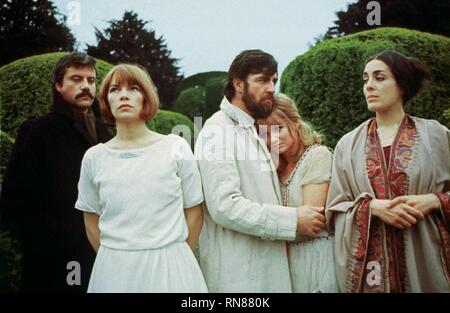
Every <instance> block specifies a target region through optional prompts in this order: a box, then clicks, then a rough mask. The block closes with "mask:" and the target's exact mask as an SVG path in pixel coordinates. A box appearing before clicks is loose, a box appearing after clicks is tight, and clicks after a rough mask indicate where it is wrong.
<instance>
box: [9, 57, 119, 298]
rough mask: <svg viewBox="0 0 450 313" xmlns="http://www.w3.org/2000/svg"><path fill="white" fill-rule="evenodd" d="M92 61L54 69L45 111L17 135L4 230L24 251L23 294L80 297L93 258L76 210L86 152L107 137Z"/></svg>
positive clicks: (67, 61) (66, 62)
mask: <svg viewBox="0 0 450 313" xmlns="http://www.w3.org/2000/svg"><path fill="white" fill-rule="evenodd" d="M95 90H96V69H95V59H94V58H92V57H90V56H88V55H86V54H84V53H78V52H74V53H71V54H67V55H65V56H64V57H62V58H61V59H59V60H58V62H57V63H56V65H55V66H54V70H53V107H52V110H51V112H50V113H48V114H46V115H44V116H42V117H39V118H36V119H31V120H28V121H26V122H25V123H23V124H22V126H21V127H20V129H19V131H18V136H17V139H16V142H15V144H14V148H13V152H12V155H11V157H10V161H9V164H8V167H7V171H6V174H5V180H4V182H3V186H2V192H1V204H2V212H1V213H2V228H6V229H8V230H10V231H11V232H12V233H13V236H14V237H15V238H17V239H18V240H19V242H20V244H21V247H22V248H23V260H22V273H21V274H22V281H21V286H20V290H21V291H31V292H84V291H85V290H86V288H87V285H88V282H89V275H90V273H91V269H92V265H93V261H94V259H95V254H94V251H93V249H92V248H91V246H90V245H89V243H88V240H87V238H86V234H85V228H84V223H83V215H82V214H79V213H78V212H77V210H75V209H74V205H75V202H76V199H77V195H78V190H77V183H78V179H79V175H80V166H81V160H82V158H83V155H84V153H85V152H86V150H87V149H88V148H89V147H91V146H93V145H96V144H97V143H99V142H106V141H107V140H109V138H111V135H110V134H109V132H108V129H107V127H106V125H105V124H103V123H102V122H101V120H100V118H99V116H100V115H99V109H98V105H97V101H96V100H95Z"/></svg>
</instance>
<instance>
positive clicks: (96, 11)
mask: <svg viewBox="0 0 450 313" xmlns="http://www.w3.org/2000/svg"><path fill="white" fill-rule="evenodd" d="M52 1H53V3H54V4H55V5H56V7H57V9H58V11H59V12H60V13H62V14H64V15H66V16H67V17H68V23H67V24H69V25H68V27H69V28H70V29H71V31H72V33H73V34H74V35H75V37H76V39H77V42H78V43H79V50H82V51H84V50H85V48H86V44H90V45H95V44H96V37H95V30H94V27H97V28H98V29H100V30H103V29H105V28H106V27H108V26H109V23H108V21H110V20H113V19H119V20H120V19H121V18H122V16H123V13H124V12H125V11H127V10H128V11H129V10H132V11H134V12H136V13H137V14H138V17H139V18H140V19H143V20H146V21H150V23H149V24H147V27H148V28H152V29H153V30H155V32H156V35H157V36H163V38H164V39H165V42H166V44H167V46H168V48H169V49H170V50H171V51H172V54H171V56H172V57H174V58H177V59H179V62H178V64H177V65H178V66H179V67H180V72H181V73H183V74H184V76H185V77H187V76H191V75H193V74H196V73H201V72H206V71H227V70H228V68H229V66H230V64H231V62H232V61H233V59H234V57H235V56H236V55H237V54H238V53H239V52H241V51H242V50H246V49H262V50H264V51H266V52H269V53H270V54H272V55H273V56H274V57H275V59H276V60H277V61H278V64H279V66H278V72H279V74H280V76H281V73H282V72H283V70H284V68H285V67H286V66H287V65H288V64H289V63H290V62H291V61H292V60H294V59H295V58H296V57H297V56H299V55H301V54H303V53H305V52H306V51H308V49H309V45H310V44H312V43H314V38H315V37H316V36H318V35H320V34H323V33H325V32H326V31H327V29H328V27H331V26H333V25H334V23H333V22H334V21H335V20H336V19H337V17H336V12H337V11H340V10H344V9H346V8H347V6H348V4H349V3H354V2H356V1H355V0H353V1H352V0H314V1H311V0H128V1H122V0H96V1H91V0H78V1H73V0H52Z"/></svg>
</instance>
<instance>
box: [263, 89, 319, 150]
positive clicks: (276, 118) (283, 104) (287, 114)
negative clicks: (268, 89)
mask: <svg viewBox="0 0 450 313" xmlns="http://www.w3.org/2000/svg"><path fill="white" fill-rule="evenodd" d="M274 101H275V104H274V109H273V111H272V113H271V114H270V115H269V116H268V117H267V118H265V119H261V120H258V124H259V125H277V124H280V123H281V122H285V123H286V125H287V127H288V130H289V132H290V133H291V135H292V136H294V138H296V139H297V140H299V141H300V143H301V145H299V151H298V152H297V153H300V151H301V150H302V149H301V148H302V146H303V147H304V148H305V149H306V148H307V147H309V146H311V145H313V144H320V143H322V135H320V134H319V133H318V132H316V131H314V130H313V129H312V128H311V127H310V126H309V125H308V124H307V123H306V122H304V121H303V120H302V118H301V116H300V113H299V112H298V109H297V107H296V105H295V103H294V101H293V100H292V99H291V98H289V97H288V96H287V95H285V94H282V93H279V94H276V95H275V99H274Z"/></svg>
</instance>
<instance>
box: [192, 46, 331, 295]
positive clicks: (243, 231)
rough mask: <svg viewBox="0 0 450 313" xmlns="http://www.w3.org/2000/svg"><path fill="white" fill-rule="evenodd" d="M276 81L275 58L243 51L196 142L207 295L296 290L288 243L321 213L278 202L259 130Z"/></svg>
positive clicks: (275, 182)
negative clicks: (257, 123) (202, 202)
mask: <svg viewBox="0 0 450 313" xmlns="http://www.w3.org/2000/svg"><path fill="white" fill-rule="evenodd" d="M276 82H277V62H276V61H275V59H274V58H273V56H272V55H270V54H268V53H266V52H263V51H261V50H246V51H243V52H241V53H240V54H239V55H238V56H237V57H236V58H235V59H234V61H233V63H232V64H231V66H230V69H229V71H228V81H227V85H226V87H225V91H224V93H225V97H224V98H223V100H222V103H221V105H220V111H218V112H216V113H215V114H214V115H213V116H212V117H211V118H209V119H208V120H207V121H206V123H205V125H204V127H203V129H202V130H201V132H200V134H199V137H198V140H197V143H196V146H195V156H196V159H197V160H198V163H199V169H200V174H201V177H202V183H203V191H204V196H205V203H206V209H205V224H204V227H203V229H202V232H201V235H200V265H201V267H202V270H203V274H204V276H205V279H206V282H207V285H208V289H209V291H210V292H292V286H291V279H290V273H289V264H288V256H287V250H286V241H292V240H295V239H296V238H298V237H299V236H300V235H302V234H304V233H305V232H306V228H305V226H304V225H305V224H304V223H303V222H304V221H305V220H306V219H314V218H320V214H317V216H305V212H309V211H310V210H302V209H301V208H293V207H284V206H282V205H281V203H282V199H281V195H280V188H279V182H278V177H277V172H276V166H275V164H274V162H273V161H272V159H271V155H270V152H269V150H268V149H267V146H266V143H265V142H264V140H263V138H261V137H260V136H259V135H258V132H257V129H256V127H255V120H256V119H260V118H265V117H267V116H269V115H270V113H271V112H272V110H273V106H274V93H275V84H276ZM322 219H324V218H323V215H322Z"/></svg>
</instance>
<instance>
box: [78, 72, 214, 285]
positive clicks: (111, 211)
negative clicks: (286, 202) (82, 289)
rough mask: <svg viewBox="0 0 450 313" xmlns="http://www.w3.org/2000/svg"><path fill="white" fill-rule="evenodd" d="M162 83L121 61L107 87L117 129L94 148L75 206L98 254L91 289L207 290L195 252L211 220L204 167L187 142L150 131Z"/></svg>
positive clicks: (109, 113)
mask: <svg viewBox="0 0 450 313" xmlns="http://www.w3.org/2000/svg"><path fill="white" fill-rule="evenodd" d="M158 106H159V101H158V96H157V94H156V88H155V86H154V85H153V83H152V81H151V79H150V77H149V76H148V74H147V73H146V72H145V71H144V70H142V69H141V68H140V67H138V66H134V65H127V64H121V65H117V66H115V67H113V68H112V69H111V70H110V71H109V73H108V74H107V75H106V77H105V79H104V81H103V83H102V87H101V90H100V108H101V111H102V115H103V117H104V119H106V120H107V121H109V122H111V123H114V124H115V125H116V128H117V134H116V136H115V137H114V138H112V139H111V140H110V141H108V142H107V143H105V144H99V145H96V146H94V147H92V148H90V149H89V150H88V151H87V152H86V154H85V156H84V158H83V162H82V166H81V175H80V181H79V184H78V189H79V195H78V201H77V202H76V204H75V207H76V208H77V209H79V210H82V211H84V220H85V225H86V231H87V236H88V239H89V241H90V242H91V244H92V246H93V247H94V249H95V250H96V251H97V258H96V260H95V264H94V268H93V271H92V275H91V279H90V282H89V288H88V292H206V291H207V288H206V284H205V281H204V279H203V275H202V273H201V270H200V267H199V265H198V263H197V261H196V259H195V257H194V254H193V252H192V250H191V249H193V248H194V247H195V245H196V243H197V240H198V236H199V233H200V229H201V226H202V223H203V211H202V202H203V194H202V187H201V181H200V174H199V172H198V168H197V164H196V162H195V160H194V158H193V154H192V151H191V149H190V147H189V145H188V144H187V142H186V141H184V139H182V138H181V137H178V136H175V135H167V136H164V135H161V134H158V133H156V132H153V131H151V130H149V129H148V128H147V127H146V121H147V120H149V119H151V118H153V117H154V116H155V114H156V112H157V109H158Z"/></svg>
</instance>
